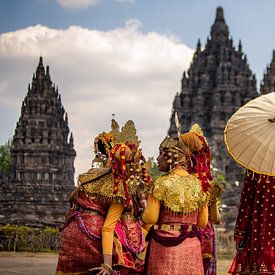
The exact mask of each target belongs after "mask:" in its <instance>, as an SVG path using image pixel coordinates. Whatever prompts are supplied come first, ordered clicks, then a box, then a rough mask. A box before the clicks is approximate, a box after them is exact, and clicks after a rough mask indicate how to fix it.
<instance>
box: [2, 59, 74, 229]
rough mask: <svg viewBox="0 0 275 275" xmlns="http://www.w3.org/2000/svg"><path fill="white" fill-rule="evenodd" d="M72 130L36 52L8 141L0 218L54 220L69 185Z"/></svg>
mask: <svg viewBox="0 0 275 275" xmlns="http://www.w3.org/2000/svg"><path fill="white" fill-rule="evenodd" d="M73 143H74V142H73V135H72V133H70V130H69V127H68V116H67V114H66V113H65V110H64V107H63V106H62V103H61V97H60V94H59V93H58V89H57V88H56V87H55V86H54V84H53V83H52V81H51V78H50V73H49V67H48V66H47V68H46V71H45V68H44V66H43V61H42V57H40V60H39V64H38V67H37V69H36V73H35V74H34V75H33V79H32V84H31V85H29V87H28V92H27V95H26V97H25V99H24V100H23V102H22V107H21V115H20V118H19V120H18V122H17V125H16V129H15V134H14V136H13V140H12V144H11V158H12V174H11V175H10V178H9V182H4V183H2V184H1V187H0V191H1V192H0V223H2V224H3V223H12V224H26V225H59V224H61V223H62V222H63V221H64V214H65V212H66V210H67V209H68V202H67V198H68V195H69V194H70V192H72V191H73V190H74V171H75V170H74V159H75V156H76V152H75V150H74V144H73Z"/></svg>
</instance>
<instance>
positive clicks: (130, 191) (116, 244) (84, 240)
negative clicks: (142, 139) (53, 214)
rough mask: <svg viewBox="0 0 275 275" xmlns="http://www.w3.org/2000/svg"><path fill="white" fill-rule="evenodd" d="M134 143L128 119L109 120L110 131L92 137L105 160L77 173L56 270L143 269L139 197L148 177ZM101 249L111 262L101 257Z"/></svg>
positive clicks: (116, 271) (120, 271) (125, 271)
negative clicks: (101, 165)
mask: <svg viewBox="0 0 275 275" xmlns="http://www.w3.org/2000/svg"><path fill="white" fill-rule="evenodd" d="M138 145H139V141H138V139H137V136H136V131H135V127H134V124H133V122H132V121H128V122H127V123H126V124H125V126H124V127H123V128H122V130H121V131H119V127H118V125H117V123H116V122H115V121H114V120H113V121H112V131H111V132H110V133H108V134H106V133H103V134H101V135H99V137H98V138H97V139H96V142H95V147H96V153H97V156H98V155H100V156H101V157H102V156H104V155H105V159H102V158H101V157H100V158H97V161H99V160H100V161H102V162H103V163H105V164H106V162H107V165H103V166H106V167H100V168H92V169H90V170H89V171H88V172H87V173H84V174H81V175H80V176H79V180H78V184H79V186H78V188H77V189H76V191H74V192H73V194H72V195H71V196H70V203H71V205H72V207H71V210H70V211H69V213H68V214H67V216H66V221H65V224H64V226H63V227H62V228H61V242H60V250H59V259H58V264H57V271H56V274H57V275H61V274H91V272H90V271H89V270H91V269H93V268H96V267H99V266H102V268H105V269H106V270H107V271H108V272H109V274H111V273H113V272H114V274H136V273H137V274H139V273H141V272H142V271H143V264H144V256H145V249H146V245H145V240H144V237H145V235H144V233H143V228H142V225H143V223H142V222H141V221H140V220H139V218H138V206H137V205H138V204H137V200H138V195H139V192H140V191H142V190H143V188H144V185H146V184H148V183H149V180H150V178H149V176H148V174H147V172H146V168H145V163H144V159H143V157H142V155H141V151H140V149H138ZM100 151H101V153H103V155H102V154H101V153H100ZM105 255H109V256H110V258H111V262H112V263H111V264H106V263H104V259H105ZM93 272H96V270H94V271H93ZM92 274H93V273H92Z"/></svg>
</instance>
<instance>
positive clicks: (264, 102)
mask: <svg viewBox="0 0 275 275" xmlns="http://www.w3.org/2000/svg"><path fill="white" fill-rule="evenodd" d="M224 141H225V144H226V146H227V149H228V151H229V153H230V154H231V156H232V157H233V159H234V160H235V161H236V162H238V163H239V164H241V165H242V166H243V167H245V168H247V169H250V170H252V171H254V172H257V173H259V174H266V175H270V176H275V92H272V93H269V94H266V95H262V96H259V97H257V98H255V99H253V100H251V101H249V102H248V103H246V104H245V105H244V106H242V107H241V108H240V109H239V110H238V111H237V112H236V113H235V114H233V115H232V117H231V118H230V119H229V121H228V122H227V125H226V127H225V130H224Z"/></svg>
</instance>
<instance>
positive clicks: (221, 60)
mask: <svg viewBox="0 0 275 275" xmlns="http://www.w3.org/2000/svg"><path fill="white" fill-rule="evenodd" d="M229 37H230V36H229V28H228V26H227V25H226V23H225V19H224V15H223V9H222V7H218V8H217V11H216V18H215V21H214V23H213V25H212V27H211V37H210V39H209V38H208V39H207V42H206V45H205V48H204V49H203V50H198V49H200V47H201V45H200V40H198V44H197V50H196V51H195V53H194V56H193V61H192V63H191V66H190V68H189V69H188V74H187V75H185V73H184V74H183V78H182V87H181V92H180V93H179V94H177V95H176V96H175V100H174V103H173V110H172V115H171V126H170V129H169V132H168V133H169V135H172V136H173V135H176V128H175V122H174V118H173V114H174V112H177V113H178V115H179V120H180V123H181V128H182V129H183V131H188V130H189V128H190V127H191V125H192V123H199V124H200V125H201V127H202V128H203V130H204V132H205V134H206V137H207V138H208V139H209V142H210V144H211V146H212V147H213V149H214V150H212V151H213V165H214V166H215V167H216V168H218V169H219V170H221V171H223V172H224V173H226V174H227V175H229V171H230V165H231V163H229V160H230V157H229V156H227V150H226V148H225V146H224V142H223V129H224V126H225V123H226V121H227V119H229V117H230V116H231V115H232V114H233V112H234V111H235V110H237V109H238V108H239V107H240V106H241V105H243V104H244V103H246V102H247V101H248V100H250V99H252V98H254V97H256V96H257V95H258V94H257V88H256V80H255V76H253V74H252V72H251V70H250V69H249V66H248V63H247V58H246V56H245V55H243V53H242V47H241V44H240V45H239V47H238V49H237V50H236V49H235V47H234V46H233V39H232V38H229ZM232 173H233V172H232Z"/></svg>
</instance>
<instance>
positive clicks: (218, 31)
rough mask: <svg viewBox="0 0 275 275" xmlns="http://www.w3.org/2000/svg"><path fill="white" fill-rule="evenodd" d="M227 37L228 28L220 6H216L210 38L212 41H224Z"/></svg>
mask: <svg viewBox="0 0 275 275" xmlns="http://www.w3.org/2000/svg"><path fill="white" fill-rule="evenodd" d="M228 37H229V29H228V26H227V25H226V23H225V20H224V17H223V9H222V7H218V8H217V11H216V18H215V22H214V24H213V25H212V27H211V38H212V40H214V42H218V43H220V42H225V41H226V40H228Z"/></svg>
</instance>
